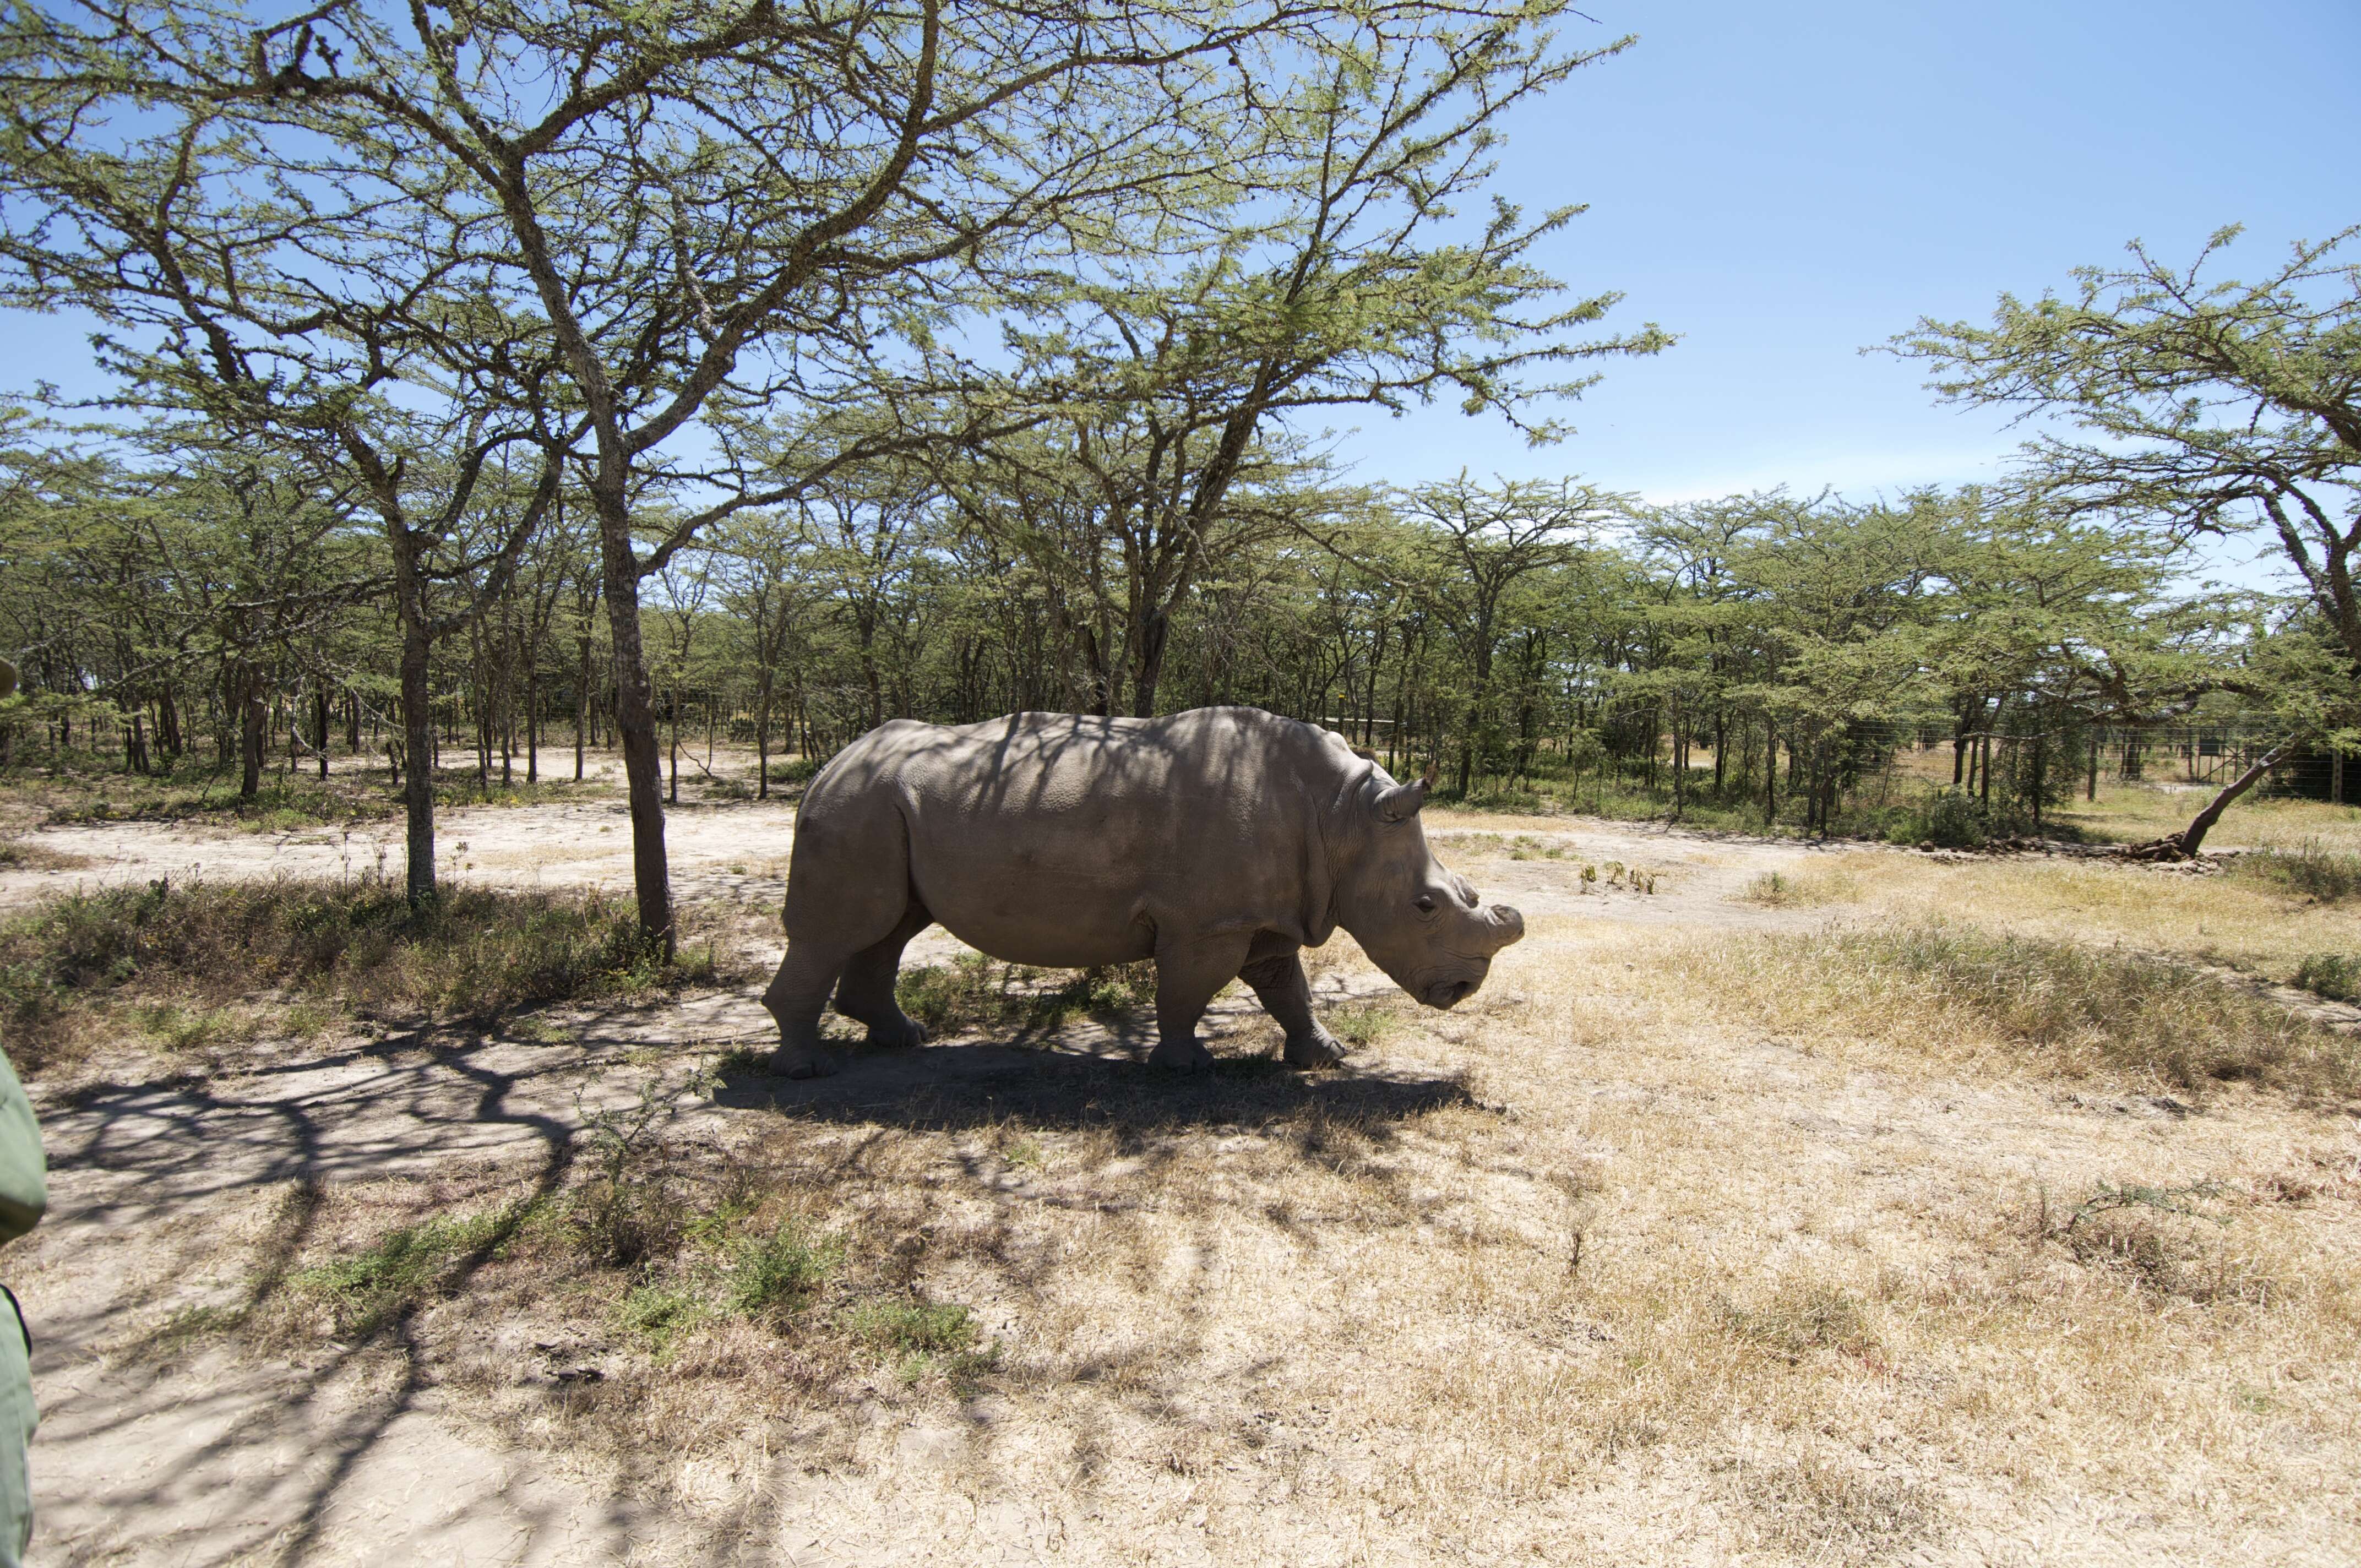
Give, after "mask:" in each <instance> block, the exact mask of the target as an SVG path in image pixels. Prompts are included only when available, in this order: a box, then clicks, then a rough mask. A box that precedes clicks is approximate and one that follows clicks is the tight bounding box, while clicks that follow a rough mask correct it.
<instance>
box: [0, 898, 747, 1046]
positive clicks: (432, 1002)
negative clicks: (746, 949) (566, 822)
mask: <svg viewBox="0 0 2361 1568" xmlns="http://www.w3.org/2000/svg"><path fill="white" fill-rule="evenodd" d="M716 969H717V964H716V960H715V957H714V952H713V949H712V948H711V946H710V945H709V944H708V946H706V947H704V948H688V949H686V950H684V951H683V952H682V953H681V955H680V956H679V957H678V958H677V959H675V962H674V963H672V964H670V965H666V964H665V963H664V962H663V961H662V960H661V959H660V958H659V956H658V955H657V954H656V953H655V952H654V951H653V949H652V948H650V947H649V946H648V945H647V944H646V943H644V942H643V941H642V940H641V938H640V935H639V930H638V927H637V925H636V924H635V923H634V921H633V920H632V918H631V912H630V910H629V908H628V907H627V906H624V905H611V904H609V902H608V901H607V900H606V899H605V898H604V897H603V896H601V895H600V894H597V893H595V892H594V893H588V894H556V893H547V892H533V893H511V892H505V891H500V890H495V889H489V888H480V887H468V886H460V887H455V888H450V889H446V890H445V893H444V894H443V895H442V897H441V898H439V899H438V900H437V901H435V902H434V904H432V905H428V906H426V907H424V908H422V909H412V908H411V907H410V905H409V904H408V903H407V901H406V900H405V899H404V897H403V894H402V892H401V889H400V888H399V887H395V886H391V885H390V884H387V883H380V882H377V881H375V880H364V881H361V882H357V883H351V882H346V883H325V882H301V881H293V880H281V881H275V882H265V883H203V882H191V883H181V884H178V885H174V884H172V883H168V882H161V881H159V882H154V883H148V885H147V886H146V887H141V888H134V887H114V888H106V889H103V890H101V891H99V892H97V893H87V894H86V893H72V894H65V895H63V896H60V897H58V898H54V899H51V900H49V901H48V902H47V903H45V904H43V905H40V906H38V908H37V909H36V910H35V912H34V913H33V914H31V915H29V916H21V917H19V918H17V919H16V920H13V921H9V922H7V923H5V924H0V1018H5V1021H6V1026H7V1029H8V1039H9V1044H10V1047H11V1049H12V1051H16V1052H18V1053H19V1065H20V1066H28V1067H29V1066H38V1064H39V1062H40V1060H41V1059H42V1058H43V1057H44V1056H45V1055H46V1054H47V1053H49V1052H50V1051H52V1050H54V1049H55V1048H56V1047H58V1046H59V1045H60V1043H61V1042H62V1041H63V1039H64V1038H65V1037H66V1036H67V1035H68V1033H69V1032H70V1025H71V1024H73V1023H74V1022H75V1020H76V1019H77V1018H78V1017H81V1016H82V1015H85V1014H89V1013H90V1012H91V1011H92V1010H93V1009H94V1008H103V1007H104V1006H105V1005H106V1004H107V1003H108V1002H109V1001H110V1000H111V999H112V998H113V997H115V995H116V994H118V993H122V994H126V995H128V996H135V997H142V998H153V997H157V996H159V995H162V996H171V997H179V998H189V999H194V1000H196V1001H199V1002H205V1003H216V1004H217V1003H222V1002H225V1001H228V1000H230V999H233V998H236V997H240V996H250V995H252V994H253V993H254V992H257V991H258V990H262V989H264V988H268V987H279V988H282V989H285V990H288V991H291V992H297V993H299V994H302V995H308V996H311V997H314V998H334V999H335V1000H337V1001H339V1002H341V1003H346V1004H349V1005H352V1006H355V1007H357V1008H361V1009H365V1010H372V1011H379V1012H385V1013H391V1014H426V1015H429V1016H445V1017H449V1016H481V1015H486V1014H497V1013H500V1012H503V1011H506V1010H508V1009H511V1008H515V1007H521V1006H524V1005H527V1004H530V1003H545V1002H556V1001H566V1000H573V999H576V998H580V997H586V996H605V995H617V994H621V995H640V994H644V993H646V992H651V991H653V990H655V989H657V988H659V987H662V986H666V985H671V984H675V983H680V982H683V981H702V980H708V979H711V978H712V977H713V976H714V974H715V972H716Z"/></svg>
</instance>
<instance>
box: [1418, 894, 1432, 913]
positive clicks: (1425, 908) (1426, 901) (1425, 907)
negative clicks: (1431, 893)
mask: <svg viewBox="0 0 2361 1568" xmlns="http://www.w3.org/2000/svg"><path fill="white" fill-rule="evenodd" d="M1418 912H1419V913H1420V914H1421V915H1432V914H1433V913H1434V900H1433V899H1432V898H1429V897H1428V896H1427V895H1426V894H1419V895H1418Z"/></svg>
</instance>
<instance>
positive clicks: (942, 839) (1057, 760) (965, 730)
mask: <svg viewBox="0 0 2361 1568" xmlns="http://www.w3.org/2000/svg"><path fill="white" fill-rule="evenodd" d="M1433 782H1434V780H1433V773H1432V772H1431V771H1430V773H1428V775H1427V776H1426V777H1425V778H1423V779H1421V780H1418V781H1416V782H1414V783H1410V784H1397V783H1396V782H1394V780H1393V779H1392V778H1391V777H1389V775H1388V774H1387V773H1386V772H1385V770H1384V769H1382V768H1380V767H1378V764H1377V763H1376V762H1375V761H1374V760H1372V759H1371V758H1370V757H1369V756H1368V755H1367V753H1366V752H1359V751H1355V750H1354V749H1353V748H1352V747H1351V746H1349V745H1348V744H1347V743H1346V742H1345V740H1344V739H1343V738H1342V737H1341V736H1339V735H1337V734H1335V733H1334V731H1331V730H1328V729H1322V728H1320V727H1318V726H1316V725H1312V724H1305V723H1301V722H1299V721H1297V720H1295V719H1291V718H1281V717H1279V715H1277V714H1272V713H1266V712H1264V711H1262V710H1261V709H1259V708H1250V707H1205V708H1196V709H1193V710H1191V711H1189V712H1186V713H1176V714H1171V715H1168V716H1166V717H1164V718H1103V717H1093V716H1083V715H1078V714H1070V713H1018V714H1013V715H1010V716H1009V717H1007V718H995V719H990V720H987V721H985V722H983V723H981V724H964V725H934V724H921V723H916V722H913V721H910V720H906V719H902V720H896V721H895V722H893V723H890V724H885V725H883V726H880V727H879V728H877V729H873V730H871V731H869V732H868V733H867V734H865V735H863V736H862V737H861V738H860V739H859V740H855V741H854V742H853V743H852V744H851V745H850V746H848V747H846V748H845V749H844V750H843V751H840V752H839V753H838V754H837V755H836V756H835V757H834V758H833V759H831V760H830V761H829V763H828V765H827V766H826V767H824V768H822V769H821V770H820V771H819V773H818V776H817V777H815V778H814V779H813V780H812V782H811V785H810V787H809V788H808V789H807V791H806V792H805V795H804V798H803V805H802V807H801V810H800V811H799V813H798V815H797V817H796V837H795V848H794V850H793V853H792V854H791V856H790V858H789V860H788V863H787V889H786V907H785V924H786V932H787V950H786V956H785V958H784V959H782V960H781V961H780V964H779V972H778V975H777V977H776V978H775V979H774V980H773V981H771V985H770V989H769V990H768V991H767V992H764V993H763V1006H765V1007H766V1008H768V1009H769V1010H770V1013H771V1015H772V1016H773V1017H774V1018H775V1019H776V1020H777V1021H778V1025H779V1042H780V1043H779V1052H778V1056H777V1058H775V1061H774V1070H777V1071H780V1072H783V1073H785V1075H787V1076H789V1077H794V1078H810V1077H818V1076H821V1075H824V1074H827V1073H831V1072H834V1071H835V1070H836V1063H835V1062H834V1061H833V1060H832V1059H831V1058H830V1057H829V1054H828V1053H827V1052H826V1051H825V1050H823V1049H822V1048H821V1046H820V1037H819V1021H820V1014H821V1011H822V1010H823V1009H824V1008H825V1007H826V1006H827V1005H828V1003H829V995H830V993H831V992H833V994H834V996H835V1001H836V1010H837V1011H838V1012H839V1013H840V1014H844V1015H845V1016H846V1017H848V1018H851V1019H853V1020H854V1021H856V1022H858V1023H861V1024H863V1025H867V1027H868V1039H869V1043H870V1044H871V1045H873V1046H882V1047H895V1046H915V1045H917V1044H918V1043H920V1042H921V1041H923V1040H924V1039H925V1038H926V1030H925V1028H924V1027H923V1026H922V1025H919V1024H918V1023H917V1021H916V1020H914V1019H912V1018H910V1017H908V1016H906V1014H904V1013H903V1011H902V1009H901V1008H900V1006H899V1005H897V1004H896V1003H895V995H894V988H895V976H896V974H897V972H898V970H899V969H900V965H901V961H902V948H903V947H904V945H905V944H906V943H907V942H908V941H909V940H910V938H913V937H915V936H917V934H918V933H919V932H921V931H923V930H925V929H926V928H927V927H928V926H930V925H934V924H936V923H938V922H939V923H940V924H941V925H942V926H943V927H945V928H946V929H948V930H949V931H950V933H951V934H952V935H953V936H955V937H957V938H960V939H961V941H963V942H965V943H967V944H968V945H969V946H971V947H972V948H976V949H977V950H979V951H981V952H983V953H987V954H989V955H991V956H992V957H994V958H995V959H1002V960H1004V961H1005V962H1009V963H1019V964H1033V965H1039V966H1042V967H1045V968H1057V969H1082V968H1089V967H1092V966H1094V965H1101V964H1118V963H1127V962H1131V961H1134V960H1137V959H1147V958H1153V959H1155V960H1156V1031H1157V1041H1156V1047H1155V1049H1154V1051H1153V1052H1152V1053H1150V1055H1149V1057H1148V1060H1149V1061H1150V1062H1151V1063H1152V1064H1154V1065H1155V1066H1158V1067H1161V1068H1169V1069H1174V1070H1176V1071H1180V1072H1199V1071H1202V1070H1204V1069H1208V1068H1210V1067H1211V1066H1212V1065H1213V1056H1212V1054H1211V1053H1210V1052H1208V1051H1207V1050H1206V1049H1205V1047H1203V1046H1202V1044H1200V1043H1199V1042H1198V1039H1197V1022H1198V1020H1199V1018H1200V1017H1202V1015H1203V1014H1204V1011H1205V1007H1206V1005H1207V1004H1208V1003H1211V1002H1212V1001H1213V997H1214V995H1215V993H1217V992H1220V990H1221V989H1222V988H1223V987H1224V986H1225V985H1227V984H1228V983H1229V982H1230V981H1233V980H1244V981H1246V983H1247V984H1248V985H1250V986H1252V987H1253V988H1254V992H1255V994H1256V996H1257V997H1258V998H1259V999H1260V1000H1261V1002H1262V1004H1263V1006H1264V1007H1265V1008H1266V1009H1268V1011H1269V1013H1270V1015H1271V1016H1272V1017H1273V1018H1275V1019H1277V1020H1278V1021H1279V1025H1280V1026H1281V1027H1282V1028H1284V1029H1285V1030H1286V1031H1287V1047H1286V1059H1287V1061H1288V1062H1290V1064H1292V1065H1295V1066H1298V1067H1324V1066H1330V1065H1333V1064H1334V1063H1335V1062H1336V1061H1338V1060H1340V1059H1341V1058H1343V1055H1344V1049H1343V1047H1340V1046H1339V1045H1338V1044H1337V1043H1336V1040H1335V1037H1334V1036H1332V1035H1331V1034H1330V1033H1329V1032H1328V1031H1327V1030H1326V1029H1324V1028H1323V1027H1322V1026H1321V1025H1320V1021H1319V1020H1318V1019H1317V1018H1316V1017H1314V1016H1313V1015H1312V988H1311V985H1310V983H1309V981H1307V980H1306V979H1305V977H1304V973H1303V964H1302V961H1301V959H1300V958H1299V957H1298V956H1297V955H1298V954H1299V952H1300V951H1301V949H1302V948H1306V947H1315V948H1316V947H1318V946H1319V945H1320V944H1322V943H1323V942H1325V941H1326V940H1327V939H1328V938H1329V937H1330V936H1331V935H1333V934H1334V931H1335V929H1336V927H1339V926H1341V927H1344V928H1345V930H1346V931H1349V932H1350V933H1352V935H1353V938H1354V939H1355V940H1356V941H1358V942H1359V943H1360V944H1361V947H1362V948H1364V949H1365V950H1366V951H1367V953H1368V955H1369V957H1370V958H1371V959H1374V960H1376V962H1377V964H1378V967H1379V968H1381V969H1383V970H1385V971H1386V973H1387V974H1388V975H1389V976H1390V977H1392V979H1393V981H1395V983H1396V984H1398V985H1400V987H1401V988H1402V989H1403V990H1404V991H1407V992H1410V993H1411V995H1412V996H1414V997H1416V998H1417V999H1418V1000H1419V1001H1420V1002H1422V1003H1425V1004H1426V1005H1427V1006H1429V1007H1437V1008H1447V1007H1451V1006H1454V1005H1455V1004H1457V1003H1459V1002H1461V1001H1463V1000H1465V999H1466V997H1467V996H1468V995H1469V994H1470V993H1472V992H1474V991H1475V990H1476V988H1477V986H1478V985H1480V984H1482V983H1483V981H1484V977H1485V974H1486V973H1487V972H1488V970H1489V969H1490V968H1491V963H1492V958H1493V955H1494V954H1496V953H1498V952H1499V950H1500V949H1501V948H1505V947H1507V946H1508V945H1509V944H1510V943H1511V942H1514V941H1516V940H1518V939H1519V938H1521V937H1522V936H1523V935H1524V930H1525V923H1524V917H1523V916H1521V915H1519V914H1518V913H1517V912H1516V911H1515V910H1513V909H1511V908H1510V907H1508V906H1507V905H1499V904H1496V905H1491V906H1489V907H1487V906H1486V905H1484V904H1483V902H1482V901H1481V900H1480V899H1478V898H1477V894H1476V890H1475V888H1473V887H1472V886H1470V885H1469V884H1468V883H1467V882H1466V879H1465V878H1463V877H1459V876H1455V875H1454V874H1453V873H1452V872H1448V871H1445V870H1444V868H1443V867H1442V866H1441V865H1440V864H1438V863H1437V862H1436V861H1435V859H1434V856H1433V853H1432V852H1431V851H1430V850H1429V849H1428V847H1427V842H1426V833H1425V830H1424V828H1422V826H1421V825H1420V820H1419V808H1420V806H1422V805H1424V804H1425V801H1426V795H1427V791H1428V790H1429V789H1430V788H1431V787H1433Z"/></svg>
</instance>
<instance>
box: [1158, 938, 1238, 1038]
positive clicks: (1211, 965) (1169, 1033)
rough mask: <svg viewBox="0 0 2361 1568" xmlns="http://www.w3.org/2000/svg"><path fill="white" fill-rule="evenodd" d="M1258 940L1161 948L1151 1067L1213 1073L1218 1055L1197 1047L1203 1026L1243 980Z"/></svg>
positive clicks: (1209, 940)
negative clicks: (1210, 1007)
mask: <svg viewBox="0 0 2361 1568" xmlns="http://www.w3.org/2000/svg"><path fill="white" fill-rule="evenodd" d="M1252 940H1253V938H1251V937H1250V936H1235V937H1204V938H1198V939H1196V940H1194V941H1187V942H1174V943H1172V944H1170V946H1167V945H1165V944H1164V943H1162V942H1159V943H1158V945H1157V948H1156V1048H1155V1049H1154V1050H1152V1051H1150V1052H1148V1065H1149V1066H1151V1067H1161V1068H1170V1069H1172V1070H1173V1071H1174V1072H1204V1071H1208V1070H1210V1069H1212V1067H1213V1052H1211V1051H1209V1050H1207V1049H1206V1048H1205V1047H1202V1046H1201V1045H1199V1044H1198V1043H1197V1020H1198V1019H1200V1018H1202V1017H1203V1016H1204V1015H1205V1006H1206V1004H1207V1003H1210V1002H1212V1001H1213V997H1214V995H1215V994H1216V993H1217V992H1220V990H1221V989H1222V987H1224V986H1225V985H1227V984H1229V983H1230V981H1234V980H1235V979H1237V978H1238V970H1239V969H1240V968H1241V967H1242V966H1243V965H1244V964H1245V963H1246V950H1247V948H1248V947H1249V946H1250V945H1251V943H1252Z"/></svg>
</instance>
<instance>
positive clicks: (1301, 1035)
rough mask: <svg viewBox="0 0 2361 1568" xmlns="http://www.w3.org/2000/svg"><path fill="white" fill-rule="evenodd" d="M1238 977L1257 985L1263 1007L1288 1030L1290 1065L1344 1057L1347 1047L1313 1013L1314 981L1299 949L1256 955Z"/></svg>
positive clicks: (1330, 1061)
mask: <svg viewBox="0 0 2361 1568" xmlns="http://www.w3.org/2000/svg"><path fill="white" fill-rule="evenodd" d="M1238 978H1239V979H1240V980H1242V981H1246V983H1247V984H1248V985H1251V986H1253V987H1254V993H1255V995H1257V997H1260V998H1261V999H1262V1005H1263V1011H1264V1012H1266V1013H1268V1014H1270V1015H1271V1016H1272V1017H1273V1018H1275V1019H1277V1020H1278V1021H1279V1027H1280V1028H1282V1029H1284V1030H1286V1031H1287V1050H1286V1053H1285V1059H1286V1061H1287V1065H1288V1066H1290V1067H1334V1066H1335V1065H1336V1064H1337V1063H1338V1062H1340V1061H1343V1060H1344V1059H1345V1047H1343V1046H1341V1045H1338V1044H1337V1043H1336V1036H1334V1035H1332V1034H1330V1033H1329V1032H1328V1031H1327V1030H1325V1029H1323V1028H1322V1027H1321V1026H1320V1020H1319V1019H1318V1018H1316V1017H1314V1016H1312V981H1311V977H1309V976H1308V975H1306V974H1305V973H1304V972H1303V959H1301V957H1299V956H1298V949H1296V948H1288V949H1287V950H1286V951H1285V952H1281V953H1273V954H1269V955H1268V956H1266V957H1262V958H1257V959H1253V960H1252V961H1251V962H1249V963H1248V964H1247V965H1246V968H1244V969H1242V970H1239V971H1238Z"/></svg>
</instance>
